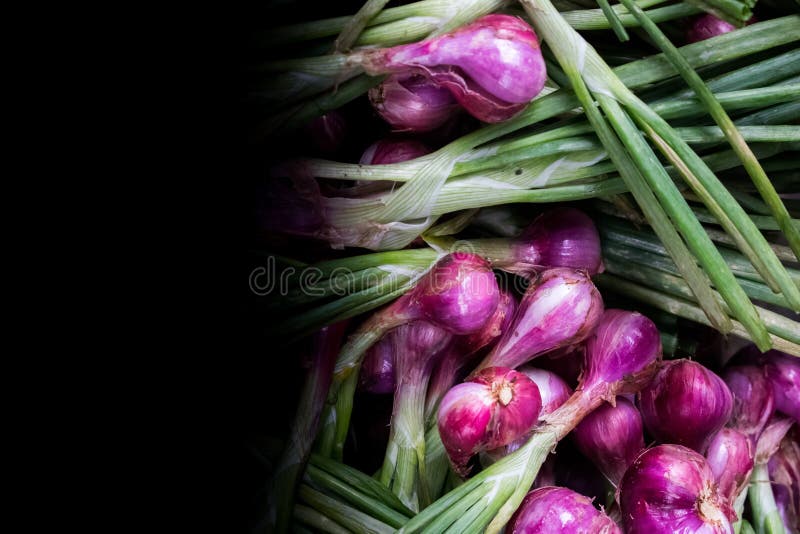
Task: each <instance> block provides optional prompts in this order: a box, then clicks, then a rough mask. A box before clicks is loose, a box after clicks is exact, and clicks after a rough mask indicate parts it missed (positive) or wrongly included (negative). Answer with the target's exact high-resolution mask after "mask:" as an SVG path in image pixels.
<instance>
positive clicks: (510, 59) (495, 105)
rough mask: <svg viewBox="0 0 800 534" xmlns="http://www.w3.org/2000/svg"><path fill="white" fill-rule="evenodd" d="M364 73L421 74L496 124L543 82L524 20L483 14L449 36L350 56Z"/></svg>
mask: <svg viewBox="0 0 800 534" xmlns="http://www.w3.org/2000/svg"><path fill="white" fill-rule="evenodd" d="M351 59H352V60H354V61H356V62H358V63H360V64H361V65H362V66H363V67H364V70H366V72H367V74H372V75H375V74H388V73H411V74H421V75H423V76H425V77H426V78H428V79H429V80H431V81H432V82H433V83H435V84H436V85H438V86H439V87H444V88H446V89H447V90H448V91H450V92H451V93H452V95H453V96H454V97H455V99H456V100H457V101H458V103H459V104H461V106H462V107H464V108H465V109H466V110H467V112H469V113H470V114H471V115H473V116H474V117H476V118H477V119H479V120H482V121H485V122H500V121H504V120H506V119H509V118H511V117H513V116H514V115H516V114H517V113H519V112H520V111H522V110H523V109H524V108H525V106H526V104H527V103H528V102H530V101H531V99H533V97H535V96H536V95H538V94H539V92H540V91H541V90H542V88H543V87H544V82H545V79H546V77H547V73H546V70H545V64H544V59H543V57H542V52H541V50H540V48H539V41H538V39H537V38H536V33H535V32H534V31H533V29H532V28H531V27H530V26H529V25H528V24H527V23H526V22H524V21H523V20H522V19H520V18H517V17H512V16H509V15H497V14H493V15H486V16H484V17H481V18H479V19H478V20H476V21H474V22H472V23H471V24H467V25H466V26H462V27H461V28H459V29H457V30H455V31H452V32H450V33H447V34H444V35H440V36H438V37H433V38H431V39H428V40H425V41H421V42H418V43H411V44H407V45H400V46H396V47H393V48H384V49H376V50H365V51H362V52H360V53H357V54H354V55H353V56H351Z"/></svg>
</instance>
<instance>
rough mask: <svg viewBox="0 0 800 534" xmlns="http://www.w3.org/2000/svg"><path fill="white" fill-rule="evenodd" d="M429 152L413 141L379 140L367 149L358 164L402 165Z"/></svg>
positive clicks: (422, 145) (426, 148)
mask: <svg viewBox="0 0 800 534" xmlns="http://www.w3.org/2000/svg"><path fill="white" fill-rule="evenodd" d="M430 152H431V150H430V149H429V148H428V147H427V146H425V145H424V144H422V143H420V142H419V141H415V140H413V139H381V140H379V141H375V142H374V143H372V144H371V145H370V146H369V147H367V149H366V150H365V151H364V153H363V154H362V155H361V159H360V160H359V163H361V164H364V165H388V164H390V163H402V162H403V161H409V160H412V159H416V158H418V157H420V156H424V155H426V154H430Z"/></svg>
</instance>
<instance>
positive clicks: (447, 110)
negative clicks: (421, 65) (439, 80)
mask: <svg viewBox="0 0 800 534" xmlns="http://www.w3.org/2000/svg"><path fill="white" fill-rule="evenodd" d="M369 101H370V103H371V104H372V107H373V108H374V109H375V111H376V112H378V114H379V115H380V116H381V117H382V118H383V120H385V121H386V122H388V123H389V125H391V127H392V130H394V131H396V132H429V131H431V130H435V129H436V128H438V127H439V126H442V125H443V124H444V123H446V122H447V121H448V120H450V119H451V118H452V117H454V116H455V115H456V114H458V112H459V111H460V110H461V106H459V105H458V102H456V99H455V98H453V95H451V94H450V91H448V90H447V89H445V88H443V87H439V86H437V85H436V84H434V83H432V82H431V81H430V80H428V79H427V78H425V76H422V75H420V74H411V75H407V74H392V75H391V76H389V77H388V78H386V79H385V80H384V81H383V82H382V83H381V84H379V85H378V86H376V87H373V88H372V89H370V90H369Z"/></svg>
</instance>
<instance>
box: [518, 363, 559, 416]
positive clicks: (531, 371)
mask: <svg viewBox="0 0 800 534" xmlns="http://www.w3.org/2000/svg"><path fill="white" fill-rule="evenodd" d="M519 372H520V373H524V374H525V376H527V377H528V378H530V379H531V380H533V382H534V383H535V384H536V387H538V388H539V395H541V397H542V410H541V413H540V415H539V417H544V416H545V415H547V414H549V413H552V412H553V411H554V410H555V409H556V408H558V407H559V406H561V405H562V404H564V403H565V402H567V399H568V398H569V397H570V395H572V389H571V388H570V387H569V386H568V385H567V383H566V382H564V380H562V379H561V377H560V376H558V375H557V374H555V373H553V372H551V371H546V370H544V369H537V368H536V367H531V366H530V365H526V366H524V367H521V368H520V369H519Z"/></svg>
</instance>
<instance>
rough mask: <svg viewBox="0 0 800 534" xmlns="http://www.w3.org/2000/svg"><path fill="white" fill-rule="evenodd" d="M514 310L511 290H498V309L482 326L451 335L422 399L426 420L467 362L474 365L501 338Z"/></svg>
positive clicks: (509, 323)
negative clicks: (469, 332)
mask: <svg viewBox="0 0 800 534" xmlns="http://www.w3.org/2000/svg"><path fill="white" fill-rule="evenodd" d="M516 309H517V299H516V297H515V296H514V295H513V294H512V293H511V292H509V291H506V290H504V289H501V290H500V301H499V303H498V304H497V308H495V311H494V313H493V314H492V316H491V317H490V318H489V320H488V321H486V323H485V324H484V325H483V327H481V328H480V330H478V331H476V332H474V333H472V334H468V335H465V336H456V337H455V338H453V341H452V343H451V344H450V345H449V347H448V348H447V350H446V351H445V353H444V355H443V356H442V358H441V360H439V363H438V365H437V366H436V368H435V370H434V372H433V376H432V377H431V381H430V389H429V390H428V396H427V399H426V401H425V402H426V407H425V417H426V419H431V418H433V417H434V416H435V410H436V409H437V408H438V406H439V402H440V401H441V400H442V397H444V395H445V394H446V393H447V390H449V389H450V388H451V387H452V386H453V384H455V383H456V382H457V381H460V380H461V379H462V378H463V377H464V375H463V374H462V373H464V374H465V371H463V369H464V368H465V367H466V366H468V365H473V364H474V363H475V359H476V357H479V356H480V352H482V351H483V349H486V348H487V347H490V346H491V345H492V344H493V343H495V342H496V341H497V340H498V339H500V335H501V334H502V333H503V332H505V331H506V330H507V329H508V327H509V326H510V325H511V320H512V318H513V317H514V312H515V311H516Z"/></svg>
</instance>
